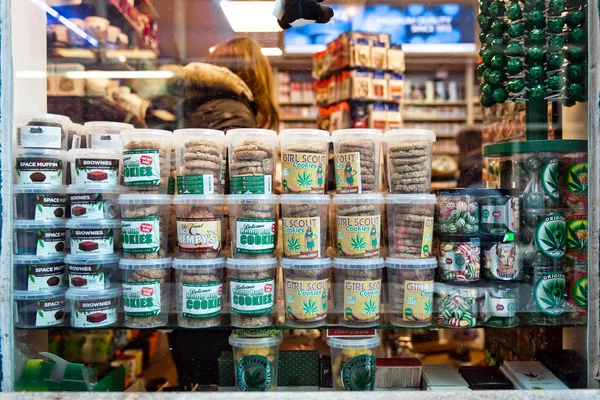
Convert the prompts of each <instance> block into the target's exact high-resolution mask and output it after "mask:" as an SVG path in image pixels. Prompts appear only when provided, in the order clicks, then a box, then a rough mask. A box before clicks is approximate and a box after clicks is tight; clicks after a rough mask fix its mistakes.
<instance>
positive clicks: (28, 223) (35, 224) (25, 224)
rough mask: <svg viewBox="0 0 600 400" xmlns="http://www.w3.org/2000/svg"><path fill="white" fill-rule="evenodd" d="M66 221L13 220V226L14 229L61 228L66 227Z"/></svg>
mask: <svg viewBox="0 0 600 400" xmlns="http://www.w3.org/2000/svg"><path fill="white" fill-rule="evenodd" d="M65 224H66V221H61V220H53V221H45V220H39V221H36V220H19V219H16V220H13V222H12V227H13V228H14V229H52V228H54V229H60V228H64V227H65Z"/></svg>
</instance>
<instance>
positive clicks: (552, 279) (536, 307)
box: [525, 266, 567, 326]
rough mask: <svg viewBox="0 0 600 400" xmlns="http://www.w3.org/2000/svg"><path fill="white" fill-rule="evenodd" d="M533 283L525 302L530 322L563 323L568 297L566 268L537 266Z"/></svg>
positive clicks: (552, 324) (551, 324)
mask: <svg viewBox="0 0 600 400" xmlns="http://www.w3.org/2000/svg"><path fill="white" fill-rule="evenodd" d="M531 285H532V287H533V289H531V291H529V292H528V294H529V296H527V298H526V302H525V311H526V312H527V320H528V322H529V323H531V324H534V325H544V326H554V325H562V324H563V322H564V312H565V303H566V299H567V287H566V286H567V282H566V277H565V273H564V268H560V267H558V266H536V267H535V269H534V271H533V276H532V279H531Z"/></svg>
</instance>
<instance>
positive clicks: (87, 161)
mask: <svg viewBox="0 0 600 400" xmlns="http://www.w3.org/2000/svg"><path fill="white" fill-rule="evenodd" d="M72 179H73V181H74V183H75V184H87V183H94V184H104V185H118V184H119V183H120V182H119V160H118V159H115V160H107V159H102V158H76V159H75V175H74V176H73V177H72Z"/></svg>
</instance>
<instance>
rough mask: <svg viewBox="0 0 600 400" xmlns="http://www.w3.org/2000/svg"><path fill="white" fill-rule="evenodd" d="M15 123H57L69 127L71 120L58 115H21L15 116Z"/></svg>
mask: <svg viewBox="0 0 600 400" xmlns="http://www.w3.org/2000/svg"><path fill="white" fill-rule="evenodd" d="M15 121H19V122H21V121H28V122H31V121H34V122H56V123H57V124H67V125H68V124H70V123H71V118H69V117H67V116H64V115H58V114H19V115H16V116H15Z"/></svg>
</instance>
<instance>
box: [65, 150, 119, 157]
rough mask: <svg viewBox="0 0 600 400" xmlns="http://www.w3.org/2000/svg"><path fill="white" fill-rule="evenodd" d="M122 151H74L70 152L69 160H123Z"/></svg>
mask: <svg viewBox="0 0 600 400" xmlns="http://www.w3.org/2000/svg"><path fill="white" fill-rule="evenodd" d="M121 155H122V153H121V150H113V149H102V148H100V149H85V148H81V149H72V150H69V158H70V159H71V160H74V159H76V158H100V159H109V160H119V159H120V158H121Z"/></svg>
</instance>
